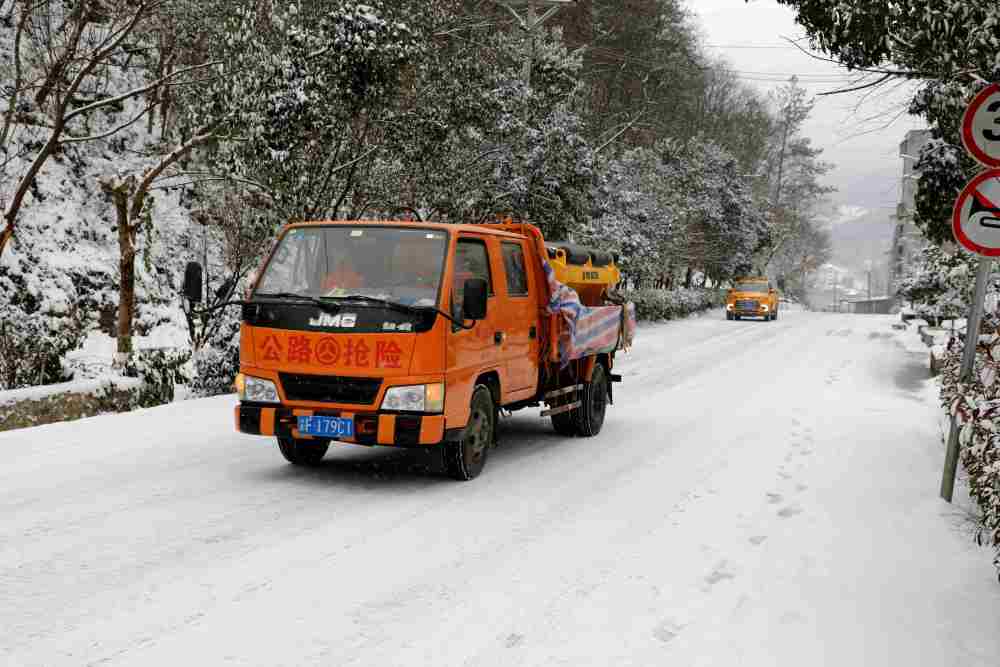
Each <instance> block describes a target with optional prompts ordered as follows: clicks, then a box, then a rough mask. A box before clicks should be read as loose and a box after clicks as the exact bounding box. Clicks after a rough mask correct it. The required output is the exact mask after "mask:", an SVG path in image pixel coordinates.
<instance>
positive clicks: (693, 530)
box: [0, 312, 1000, 667]
mask: <svg viewBox="0 0 1000 667" xmlns="http://www.w3.org/2000/svg"><path fill="white" fill-rule="evenodd" d="M890 321H891V320H890V318H888V317H878V316H875V317H864V316H848V315H832V314H818V313H817V314H813V313H786V314H785V315H784V316H783V317H782V319H781V320H779V321H777V322H774V323H762V322H727V321H725V320H723V319H722V318H721V316H720V314H719V313H718V312H714V313H712V314H710V315H708V316H705V317H700V318H694V319H691V320H688V321H685V322H679V323H672V324H667V325H658V326H650V327H645V328H643V329H641V331H640V338H639V340H638V342H637V349H636V350H635V352H634V353H633V355H632V356H631V357H628V358H626V359H624V361H623V362H622V363H621V364H620V369H621V370H620V372H622V373H623V375H624V376H625V383H624V384H622V385H617V387H616V389H617V395H616V402H617V405H616V406H614V407H613V408H611V409H610V410H609V413H608V420H607V422H606V423H605V427H604V431H603V432H602V433H601V434H600V436H599V437H597V438H594V439H563V438H559V437H557V436H556V435H554V434H553V433H552V432H551V431H550V428H549V426H548V424H547V422H545V421H542V420H540V419H539V418H538V417H537V413H536V412H528V413H519V414H517V415H515V417H514V418H512V419H510V420H507V421H506V422H505V428H504V430H503V432H502V443H501V446H500V448H499V449H497V450H496V451H495V452H493V455H492V456H491V460H490V461H489V463H488V464H487V468H486V470H485V471H484V473H483V476H482V477H480V478H479V479H478V480H475V481H473V482H470V483H457V482H452V481H450V480H448V479H446V478H445V477H443V476H441V475H438V474H434V473H433V471H431V472H430V473H428V472H427V471H426V470H425V469H426V468H427V467H430V468H431V469H433V468H434V467H435V465H436V460H435V459H434V457H432V456H430V455H428V454H426V453H423V452H415V451H394V450H387V449H375V450H370V449H364V448H356V447H342V448H334V449H331V452H330V454H329V455H328V456H327V459H326V462H325V464H324V465H323V466H322V467H321V468H319V469H313V470H309V469H298V468H293V467H291V466H289V465H287V464H285V462H284V460H283V459H282V458H281V457H280V455H279V454H278V452H277V451H276V449H275V448H274V445H273V443H272V441H270V440H267V439H263V438H255V437H250V436H242V435H239V434H236V433H234V432H233V430H232V412H231V406H232V404H233V401H234V399H233V398H232V397H224V398H218V399H211V400H204V401H189V402H184V403H179V404H174V405H171V406H167V407H163V408H159V409H155V410H148V411H143V412H139V413H134V414H129V415H122V416H109V417H101V418H95V419H89V420H84V421H79V422H75V423H69V424H59V425H53V426H47V427H40V428H36V429H30V430H23V431H14V432H10V433H6V434H0V450H2V452H3V456H4V457H3V463H2V464H0V664H3V665H90V664H102V665H171V666H172V667H176V666H177V665H216V664H223V663H224V664H253V665H434V666H435V667H439V666H442V665H464V664H468V665H505V666H506V665H532V666H534V665H543V664H545V665H547V664H566V665H684V666H686V665H762V666H767V665H795V666H801V665H831V666H832V665H836V666H837V667H843V666H844V665H851V666H852V667H856V666H858V665H907V666H913V665H935V666H940V665H953V664H962V665H966V666H972V665H989V666H990V667H995V666H996V665H997V664H1000V586H998V585H997V582H996V574H995V572H994V570H993V568H992V566H991V565H990V562H989V561H990V554H989V552H988V551H986V550H977V549H976V548H975V546H974V544H973V543H972V540H971V537H970V531H971V528H970V524H969V522H968V520H967V519H966V518H964V517H963V516H962V514H961V510H960V509H958V508H955V507H951V506H947V505H945V504H944V503H942V502H941V501H939V500H938V499H937V487H938V483H939V475H940V466H941V460H942V446H941V444H940V434H939V433H938V425H937V421H936V419H935V415H934V413H933V411H932V410H929V409H928V407H927V404H926V402H925V399H924V395H925V393H926V392H925V391H924V390H923V385H922V380H921V378H923V377H925V375H926V373H925V371H924V369H925V367H926V366H925V364H926V358H925V357H924V356H922V355H919V354H915V353H912V352H907V351H906V350H905V349H904V347H903V346H902V345H901V344H900V341H899V339H898V336H899V335H901V334H898V333H897V332H894V331H893V330H892V329H891V328H890Z"/></svg>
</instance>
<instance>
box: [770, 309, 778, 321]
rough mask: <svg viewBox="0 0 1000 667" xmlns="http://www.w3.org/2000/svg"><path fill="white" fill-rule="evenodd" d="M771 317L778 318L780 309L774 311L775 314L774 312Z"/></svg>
mask: <svg viewBox="0 0 1000 667" xmlns="http://www.w3.org/2000/svg"><path fill="white" fill-rule="evenodd" d="M771 319H772V320H776V319H778V311H774V314H773V315H771Z"/></svg>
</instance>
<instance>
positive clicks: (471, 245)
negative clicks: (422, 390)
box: [446, 235, 506, 410]
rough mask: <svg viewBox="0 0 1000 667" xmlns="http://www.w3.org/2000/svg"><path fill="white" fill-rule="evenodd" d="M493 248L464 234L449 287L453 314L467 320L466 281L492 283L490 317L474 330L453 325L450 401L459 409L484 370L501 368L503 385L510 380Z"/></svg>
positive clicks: (449, 351)
mask: <svg viewBox="0 0 1000 667" xmlns="http://www.w3.org/2000/svg"><path fill="white" fill-rule="evenodd" d="M491 250H492V249H491V248H490V247H489V244H487V242H486V239H484V238H482V237H479V236H473V235H461V236H459V237H458V239H457V240H456V242H455V252H454V256H453V258H452V259H453V269H452V274H451V285H450V286H449V287H450V290H451V315H452V317H454V318H455V320H457V321H459V322H461V321H463V319H464V316H463V313H462V300H463V298H464V295H465V281H466V280H468V279H469V278H482V279H483V280H485V281H486V284H487V285H488V291H487V293H488V298H487V305H486V319H485V320H481V321H479V322H476V323H475V326H474V327H473V328H472V329H462V328H460V327H458V326H456V325H453V326H452V327H451V332H450V340H449V342H448V346H447V357H448V371H447V374H448V378H447V379H448V386H449V390H448V392H449V394H448V396H446V401H447V403H448V405H449V406H452V407H453V408H454V409H456V410H467V409H468V405H469V401H471V399H472V390H473V383H474V382H475V380H476V378H477V377H478V376H479V375H480V374H481V373H484V372H489V371H492V370H495V371H497V373H498V375H500V382H501V387H502V386H503V385H504V383H505V380H506V378H505V376H506V372H505V370H504V369H503V367H502V366H503V365H502V363H501V361H500V347H501V345H500V341H499V340H498V338H497V336H496V334H497V332H498V331H500V330H501V329H502V327H501V326H500V325H499V323H500V322H501V321H502V318H503V313H502V312H501V308H500V303H499V300H498V298H497V282H496V279H495V273H496V270H495V268H494V267H495V263H494V262H493V261H491V260H492V259H493V258H492V255H493V254H494V253H495V251H491ZM466 323H467V324H469V322H466ZM453 401H454V403H453Z"/></svg>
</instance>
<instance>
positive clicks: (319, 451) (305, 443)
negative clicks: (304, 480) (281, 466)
mask: <svg viewBox="0 0 1000 667" xmlns="http://www.w3.org/2000/svg"><path fill="white" fill-rule="evenodd" d="M329 448H330V441H329V440H326V441H323V440H317V441H313V440H296V439H295V438H293V437H291V436H283V435H279V436H278V449H280V450H281V455H282V456H284V457H285V460H286V461H288V462H289V463H291V464H292V465H297V466H315V465H319V462H320V461H322V460H323V457H324V456H326V450H328V449H329Z"/></svg>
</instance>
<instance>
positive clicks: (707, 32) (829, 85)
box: [688, 0, 923, 219]
mask: <svg viewBox="0 0 1000 667" xmlns="http://www.w3.org/2000/svg"><path fill="white" fill-rule="evenodd" d="M688 6H689V7H690V8H691V9H692V10H693V11H694V12H695V13H696V14H697V15H698V17H699V19H700V24H701V29H702V34H703V35H704V38H705V41H706V42H707V44H708V45H709V47H708V50H709V52H710V53H711V54H712V55H717V56H720V57H723V58H725V59H726V60H727V61H728V62H729V63H730V66H731V68H732V69H733V70H735V71H737V72H738V73H739V75H740V76H741V78H743V79H744V80H745V81H746V82H747V83H749V84H751V85H754V86H757V87H758V88H760V89H761V90H765V91H766V90H771V89H773V88H776V87H778V86H780V85H781V84H782V82H783V81H784V80H787V78H788V77H789V76H791V75H792V74H796V75H798V76H799V79H800V81H801V83H802V85H803V86H804V87H805V88H806V89H807V90H809V91H810V92H811V93H814V94H815V93H820V92H824V91H829V90H836V89H838V88H839V87H842V86H845V85H847V82H849V81H850V80H851V75H850V74H849V73H848V72H847V71H846V70H845V69H843V68H841V67H838V66H837V65H835V64H832V63H827V62H822V61H819V60H815V59H813V58H811V57H809V56H808V55H806V54H804V53H802V52H800V51H799V50H797V49H796V48H795V47H794V46H792V45H790V44H788V43H787V42H785V41H784V38H785V37H789V38H792V39H797V38H800V37H802V36H803V34H804V33H803V30H802V28H801V27H800V26H798V25H797V24H796V23H795V19H794V16H795V13H794V12H793V11H792V10H791V9H789V8H788V7H784V6H782V5H779V4H778V3H777V2H775V1H774V0H751V2H750V3H747V2H745V0H688ZM802 44H803V46H806V47H807V46H808V45H807V43H806V42H804V41H803V42H802ZM904 86H905V87H904ZM909 86H912V84H904V85H902V86H901V87H899V88H898V89H897V90H895V91H894V92H889V91H886V92H880V93H878V94H877V95H874V96H870V97H869V99H867V100H862V94H861V93H850V94H844V95H835V96H830V97H818V98H817V103H816V107H815V109H814V111H813V117H812V119H811V120H810V122H809V123H808V125H807V126H806V128H805V134H806V135H807V136H808V137H810V138H811V139H812V140H813V143H814V144H815V145H817V146H818V147H820V148H822V149H823V150H824V152H823V158H824V159H825V160H826V161H827V162H831V163H833V164H834V165H836V167H835V169H834V170H833V171H832V172H831V173H830V174H829V175H828V177H827V180H828V184H829V185H831V186H833V187H836V188H837V192H836V193H835V194H833V195H832V199H833V201H834V202H835V203H837V204H840V205H842V206H844V207H860V208H864V209H866V210H867V211H866V212H867V213H868V215H866V216H865V217H866V218H869V219H870V217H879V218H881V217H882V215H879V213H884V216H885V217H888V216H889V215H891V214H892V213H893V212H894V211H893V209H894V207H895V204H896V201H897V199H898V192H899V183H900V176H901V170H902V163H901V159H900V157H899V143H900V142H901V141H902V139H903V136H904V135H905V134H906V132H907V131H908V130H911V129H916V128H920V127H923V124H922V123H921V122H920V121H919V120H918V119H914V118H912V117H910V116H908V115H906V114H905V113H903V115H902V116H901V117H899V118H898V119H896V120H895V121H893V120H892V119H893V117H894V116H896V115H897V114H898V113H899V112H900V111H902V110H904V109H905V104H906V101H907V100H908V99H909V96H910V94H912V90H913V89H912V87H909ZM859 103H860V106H859ZM856 107H857V108H856ZM872 117H874V118H875V119H874V120H866V119H870V118H872ZM858 212H859V213H860V211H858Z"/></svg>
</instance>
